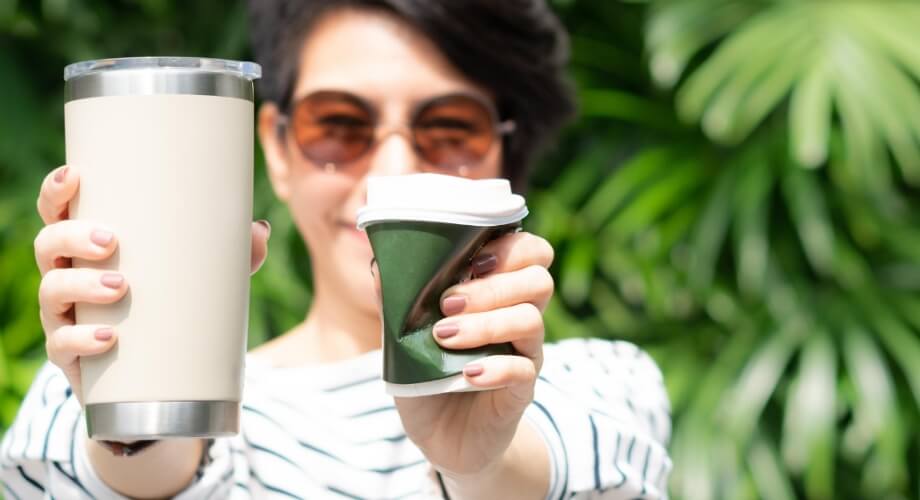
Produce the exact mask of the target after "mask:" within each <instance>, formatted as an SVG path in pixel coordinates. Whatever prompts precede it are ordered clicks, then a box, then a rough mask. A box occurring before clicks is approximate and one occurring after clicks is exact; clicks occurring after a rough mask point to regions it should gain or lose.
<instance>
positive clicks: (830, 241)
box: [782, 169, 834, 275]
mask: <svg viewBox="0 0 920 500" xmlns="http://www.w3.org/2000/svg"><path fill="white" fill-rule="evenodd" d="M782 187H783V193H784V194H785V195H786V203H788V205H789V207H790V211H791V212H792V222H793V223H794V224H795V227H796V230H797V231H798V234H799V239H800V240H801V241H802V246H803V248H804V249H805V255H806V256H807V257H808V261H809V262H810V263H811V265H812V266H813V267H814V268H815V270H816V271H818V272H819V273H821V274H825V275H826V274H829V273H830V272H831V269H832V266H833V261H834V230H833V225H832V224H831V221H830V218H829V217H828V214H827V206H826V204H825V201H824V196H823V192H822V190H821V188H820V187H819V184H818V183H817V181H816V179H815V176H814V175H813V174H812V173H811V172H806V171H803V170H798V169H791V170H789V171H787V172H786V173H785V175H784V176H783V180H782Z"/></svg>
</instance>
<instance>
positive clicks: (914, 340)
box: [856, 289, 920, 408]
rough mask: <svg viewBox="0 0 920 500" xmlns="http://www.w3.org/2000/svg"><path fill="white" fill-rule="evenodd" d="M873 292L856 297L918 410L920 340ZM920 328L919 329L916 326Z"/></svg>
mask: <svg viewBox="0 0 920 500" xmlns="http://www.w3.org/2000/svg"><path fill="white" fill-rule="evenodd" d="M876 293H877V291H873V290H872V289H865V290H862V291H861V293H859V294H858V295H857V296H856V297H857V298H858V299H859V302H860V304H859V305H860V308H861V309H862V311H863V314H864V315H865V316H866V317H867V319H868V321H869V322H870V324H871V326H872V328H873V329H874V331H875V333H876V335H877V336H878V338H879V340H880V341H881V343H882V344H883V345H884V346H885V347H886V349H887V350H888V353H889V355H890V356H891V357H893V358H894V359H895V361H896V362H897V363H898V365H899V366H900V368H901V370H902V372H903V373H904V377H905V378H906V379H907V386H908V387H909V388H910V390H911V392H912V393H913V397H914V402H915V404H916V406H917V408H920V363H917V360H918V359H920V339H918V336H917V332H916V331H915V330H911V329H910V328H908V327H907V326H905V325H904V323H903V322H902V321H901V320H900V319H899V318H898V317H896V316H895V315H894V314H893V313H892V311H891V310H890V309H889V308H888V307H887V305H886V304H885V303H883V302H881V301H880V300H879V296H876V295H875V294H876ZM917 326H918V327H920V325H917Z"/></svg>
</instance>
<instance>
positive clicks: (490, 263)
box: [470, 253, 498, 276]
mask: <svg viewBox="0 0 920 500" xmlns="http://www.w3.org/2000/svg"><path fill="white" fill-rule="evenodd" d="M497 265H498V258H496V257H495V256H494V255H492V254H490V253H486V254H480V255H477V256H476V258H475V259H473V262H472V264H471V266H470V267H472V268H473V274H474V275H476V276H482V275H483V274H488V273H490V272H492V271H494V270H495V267H496V266H497Z"/></svg>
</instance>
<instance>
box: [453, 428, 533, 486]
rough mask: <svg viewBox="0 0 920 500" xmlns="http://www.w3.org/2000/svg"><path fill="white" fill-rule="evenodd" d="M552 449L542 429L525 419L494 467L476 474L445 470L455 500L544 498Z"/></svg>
mask: <svg viewBox="0 0 920 500" xmlns="http://www.w3.org/2000/svg"><path fill="white" fill-rule="evenodd" d="M549 468H550V462H549V452H548V450H547V447H546V443H544V441H543V438H542V437H541V436H540V434H539V432H538V431H537V430H536V429H534V428H533V426H532V425H531V424H530V423H529V422H527V421H526V420H521V422H520V424H519V425H518V429H517V432H516V433H515V435H514V439H513V440H512V441H511V445H510V446H509V447H508V449H507V450H506V451H505V454H504V456H503V457H502V459H501V460H500V461H499V462H497V463H496V464H495V465H494V466H493V467H490V468H489V469H488V470H486V471H483V472H482V473H480V474H475V475H465V476H464V475H453V474H450V473H443V474H442V477H443V479H444V485H445V487H446V488H447V491H448V493H449V494H450V498H451V500H466V499H476V500H480V499H481V500H493V499H496V500H498V499H501V500H506V499H507V500H542V499H543V498H545V497H546V493H547V490H548V489H549Z"/></svg>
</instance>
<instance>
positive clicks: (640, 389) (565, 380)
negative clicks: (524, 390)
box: [536, 339, 670, 443]
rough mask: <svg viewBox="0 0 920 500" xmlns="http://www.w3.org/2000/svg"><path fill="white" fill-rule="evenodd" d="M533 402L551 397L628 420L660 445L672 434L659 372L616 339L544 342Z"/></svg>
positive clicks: (648, 359)
mask: <svg viewBox="0 0 920 500" xmlns="http://www.w3.org/2000/svg"><path fill="white" fill-rule="evenodd" d="M544 358H545V359H544V363H543V369H542V370H541V371H540V376H539V381H538V385H537V392H536V396H537V399H541V398H552V394H557V395H559V396H562V397H564V398H566V399H568V400H569V401H572V402H577V403H579V405H580V406H582V407H584V408H586V409H589V410H590V411H593V412H596V413H597V414H601V415H606V416H609V417H613V418H614V419H616V420H618V421H620V422H630V423H631V424H632V425H634V426H636V428H641V429H643V430H644V431H645V432H646V433H647V434H650V435H653V436H655V437H656V438H657V440H658V441H659V442H661V443H666V442H667V441H668V439H669V436H670V402H669V399H668V394H667V390H666V389H665V385H664V379H663V377H662V373H661V370H660V369H659V368H658V365H657V364H656V363H655V361H654V360H653V359H652V358H651V356H649V355H648V354H647V353H646V352H645V351H644V350H642V349H640V348H639V347H637V346H636V345H635V344H632V343H630V342H626V341H619V340H603V339H567V340H563V341H561V342H558V343H552V344H547V345H546V346H545V349H544Z"/></svg>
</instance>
